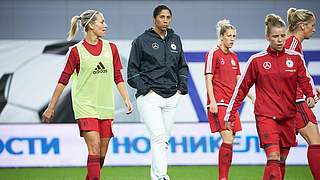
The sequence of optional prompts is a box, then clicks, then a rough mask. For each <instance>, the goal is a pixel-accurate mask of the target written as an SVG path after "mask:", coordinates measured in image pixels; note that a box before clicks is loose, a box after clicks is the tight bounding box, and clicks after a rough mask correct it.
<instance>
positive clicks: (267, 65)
mask: <svg viewBox="0 0 320 180" xmlns="http://www.w3.org/2000/svg"><path fill="white" fill-rule="evenodd" d="M265 25H266V39H267V40H268V41H269V47H268V49H267V50H265V51H262V52H260V53H257V54H255V55H253V56H251V57H250V59H249V60H248V63H247V66H246V69H245V72H244V74H242V76H241V78H240V80H239V82H238V84H237V86H236V89H235V91H234V94H233V96H232V99H231V101H230V103H229V107H228V109H227V112H226V116H225V118H224V120H225V121H227V122H226V125H227V128H229V129H231V128H232V127H233V125H234V121H235V119H236V118H235V114H236V112H237V109H238V108H239V106H240V105H241V103H242V101H243V99H244V98H245V95H246V94H247V93H248V91H249V89H250V87H252V86H253V84H255V90H256V101H255V105H254V107H255V108H254V113H255V116H256V126H257V131H258V135H259V139H260V147H261V148H263V149H264V150H265V153H266V157H267V163H266V166H265V170H264V175H263V180H269V179H274V180H281V179H282V175H281V170H280V160H284V159H286V157H285V156H286V154H285V153H282V152H283V151H287V150H288V148H290V147H293V146H296V145H297V143H296V135H295V117H296V114H297V108H296V104H295V96H296V91H297V85H299V86H300V87H301V89H302V91H303V93H304V94H306V98H307V104H308V106H309V107H313V106H314V104H315V101H314V98H315V92H314V91H313V90H314V87H313V81H312V79H311V76H310V75H309V73H308V71H307V69H306V66H305V62H304V60H303V57H302V55H301V54H299V53H297V52H295V51H288V50H285V49H284V44H285V38H286V25H285V22H284V21H283V20H282V19H281V18H280V17H279V16H277V15H275V14H269V15H267V16H266V19H265Z"/></svg>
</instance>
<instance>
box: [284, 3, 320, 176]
mask: <svg viewBox="0 0 320 180" xmlns="http://www.w3.org/2000/svg"><path fill="white" fill-rule="evenodd" d="M287 21H288V35H290V37H289V38H288V39H287V40H286V43H285V48H286V49H289V50H292V51H297V52H298V53H300V54H302V55H303V51H302V45H301V43H302V41H303V40H305V39H310V38H311V36H312V34H313V33H314V32H315V31H316V30H315V27H314V25H315V16H314V14H313V13H312V12H310V11H308V10H305V9H298V10H297V9H295V8H290V9H289V10H288V16H287ZM317 90H318V89H317ZM296 106H297V117H296V130H297V132H298V133H300V134H301V136H302V137H303V138H304V139H305V140H306V142H307V143H308V145H309V146H308V153H307V158H308V162H309V167H310V170H311V172H312V175H313V177H314V179H316V180H320V134H319V129H318V123H317V120H316V116H315V115H314V114H313V112H312V110H311V109H310V108H308V105H307V103H306V102H305V100H304V98H303V92H302V90H301V88H300V87H299V86H298V89H297V97H296ZM280 165H281V168H282V167H283V166H284V162H281V164H280ZM284 171H285V170H283V174H284Z"/></svg>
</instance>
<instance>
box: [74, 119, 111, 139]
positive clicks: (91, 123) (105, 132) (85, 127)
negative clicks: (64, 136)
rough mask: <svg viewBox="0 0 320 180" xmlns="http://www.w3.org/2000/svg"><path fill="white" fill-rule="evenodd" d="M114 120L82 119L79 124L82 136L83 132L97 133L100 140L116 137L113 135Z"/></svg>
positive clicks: (78, 121)
mask: <svg viewBox="0 0 320 180" xmlns="http://www.w3.org/2000/svg"><path fill="white" fill-rule="evenodd" d="M112 121H113V119H97V118H80V119H77V123H78V126H79V130H80V136H81V137H83V131H97V132H99V134H100V138H108V137H114V135H113V133H112Z"/></svg>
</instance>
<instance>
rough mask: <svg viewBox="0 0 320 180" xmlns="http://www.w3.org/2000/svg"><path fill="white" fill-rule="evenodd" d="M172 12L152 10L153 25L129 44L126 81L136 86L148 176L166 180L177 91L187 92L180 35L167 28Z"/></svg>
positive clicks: (166, 9) (184, 61) (177, 96)
mask: <svg viewBox="0 0 320 180" xmlns="http://www.w3.org/2000/svg"><path fill="white" fill-rule="evenodd" d="M171 17H172V13H171V10H170V9H169V8H168V7H167V6H164V5H160V6H157V7H156V8H155V9H154V10H153V23H154V27H153V28H150V29H148V30H146V31H145V32H144V33H143V34H142V35H140V36H139V37H137V38H136V39H135V40H134V41H133V43H132V47H131V52H130V57H129V63H128V84H129V85H130V86H131V87H133V88H135V89H137V94H136V97H137V106H138V110H139V113H140V116H141V118H142V120H143V122H144V124H145V125H146V127H147V129H148V131H149V134H150V140H151V153H152V163H151V179H152V180H169V176H168V175H167V150H168V148H169V142H168V141H169V138H170V134H171V128H172V125H173V123H174V114H175V112H176V109H177V104H178V100H179V97H180V94H182V95H183V94H187V93H188V66H187V63H186V60H185V57H184V53H183V49H182V44H181V40H180V37H179V36H178V35H176V34H175V33H174V31H173V30H172V29H169V25H170V22H171Z"/></svg>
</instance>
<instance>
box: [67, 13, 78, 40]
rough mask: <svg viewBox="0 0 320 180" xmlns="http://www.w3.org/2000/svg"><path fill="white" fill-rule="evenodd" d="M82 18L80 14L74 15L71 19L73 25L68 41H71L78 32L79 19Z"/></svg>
mask: <svg viewBox="0 0 320 180" xmlns="http://www.w3.org/2000/svg"><path fill="white" fill-rule="evenodd" d="M80 19H81V17H80V16H73V18H72V19H71V27H70V30H69V36H68V39H67V40H68V41H71V40H72V39H73V38H74V36H75V35H76V33H77V32H78V20H80Z"/></svg>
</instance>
